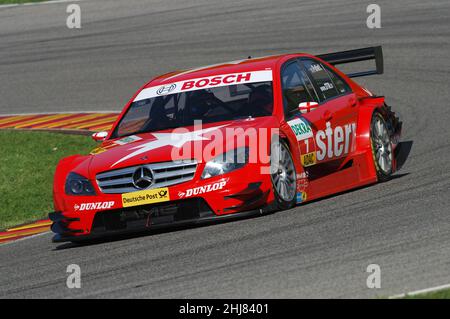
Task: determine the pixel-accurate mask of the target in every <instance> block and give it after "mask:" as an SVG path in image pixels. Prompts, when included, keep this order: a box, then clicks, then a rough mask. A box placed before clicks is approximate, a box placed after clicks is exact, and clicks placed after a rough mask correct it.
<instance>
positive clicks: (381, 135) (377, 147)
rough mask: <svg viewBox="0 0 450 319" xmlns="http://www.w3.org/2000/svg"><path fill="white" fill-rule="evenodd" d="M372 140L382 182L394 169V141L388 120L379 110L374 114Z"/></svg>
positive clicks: (379, 177)
mask: <svg viewBox="0 0 450 319" xmlns="http://www.w3.org/2000/svg"><path fill="white" fill-rule="evenodd" d="M370 141H371V146H372V155H373V160H374V164H375V169H376V171H377V176H378V180H379V181H381V182H384V181H387V180H388V179H389V178H390V177H391V174H392V171H393V169H392V161H393V153H392V141H391V137H390V135H389V130H388V128H387V125H386V121H385V120H384V118H383V116H382V115H381V114H380V113H379V112H375V113H374V114H373V116H372V122H371V125H370Z"/></svg>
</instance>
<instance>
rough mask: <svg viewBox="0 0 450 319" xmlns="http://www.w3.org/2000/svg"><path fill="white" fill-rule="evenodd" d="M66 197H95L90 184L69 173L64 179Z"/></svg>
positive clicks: (86, 180) (81, 177) (84, 179)
mask: <svg viewBox="0 0 450 319" xmlns="http://www.w3.org/2000/svg"><path fill="white" fill-rule="evenodd" d="M65 190H66V194H67V195H95V190H94V187H92V184H91V182H90V181H89V180H88V179H87V178H85V177H83V176H81V175H78V174H77V173H70V174H69V176H67V179H66V187H65Z"/></svg>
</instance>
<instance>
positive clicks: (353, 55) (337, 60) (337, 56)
mask: <svg viewBox="0 0 450 319" xmlns="http://www.w3.org/2000/svg"><path fill="white" fill-rule="evenodd" d="M317 57H318V58H320V59H322V60H324V61H326V62H328V63H330V64H331V65H333V66H334V65H336V64H344V63H352V62H359V61H367V60H375V67H376V68H375V70H368V71H361V72H355V73H349V74H347V76H348V77H350V78H356V77H358V76H367V75H373V74H383V70H384V69H383V50H382V49H381V46H377V47H369V48H362V49H356V50H348V51H341V52H333V53H325V54H321V55H318V56H317Z"/></svg>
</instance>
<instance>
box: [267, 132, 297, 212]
mask: <svg viewBox="0 0 450 319" xmlns="http://www.w3.org/2000/svg"><path fill="white" fill-rule="evenodd" d="M270 176H271V181H272V189H273V193H274V197H275V201H274V203H273V206H274V207H273V209H274V210H284V209H288V208H291V207H293V206H294V205H295V202H296V194H297V173H296V171H295V166H294V161H293V160H292V155H291V152H290V150H289V147H288V146H287V144H286V142H285V141H283V140H279V142H274V143H272V145H271V152H270Z"/></svg>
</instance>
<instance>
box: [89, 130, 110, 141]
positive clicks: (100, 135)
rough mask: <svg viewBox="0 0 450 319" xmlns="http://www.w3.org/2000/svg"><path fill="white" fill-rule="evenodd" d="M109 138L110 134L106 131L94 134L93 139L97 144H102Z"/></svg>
mask: <svg viewBox="0 0 450 319" xmlns="http://www.w3.org/2000/svg"><path fill="white" fill-rule="evenodd" d="M107 136H108V132H106V131H103V132H95V133H94V134H92V139H93V140H94V141H96V142H101V141H104V140H105V138H106V137H107Z"/></svg>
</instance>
